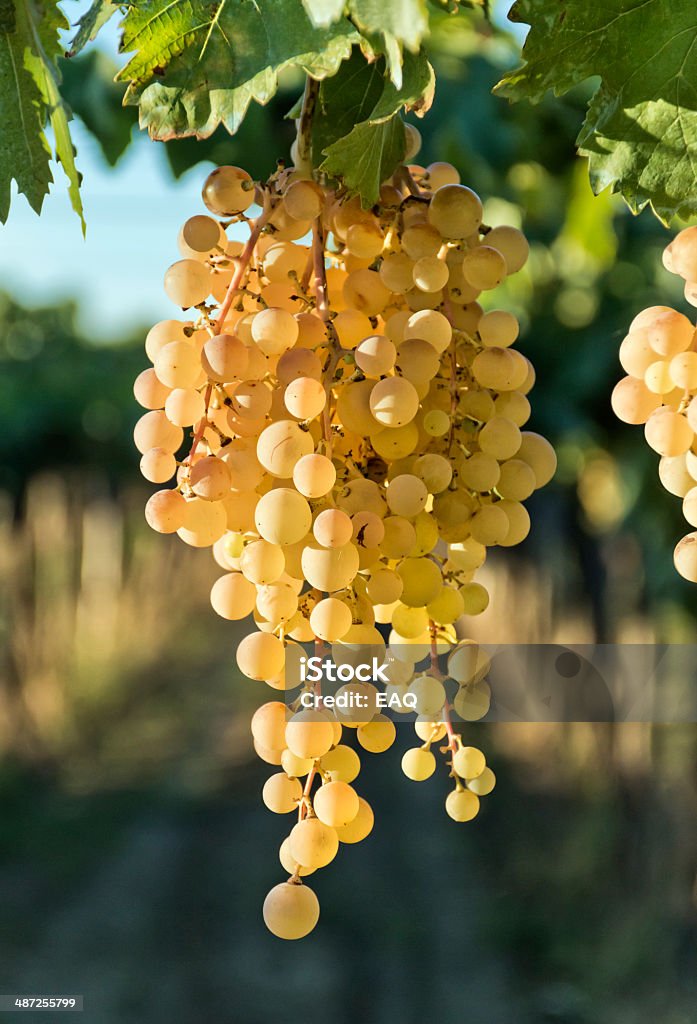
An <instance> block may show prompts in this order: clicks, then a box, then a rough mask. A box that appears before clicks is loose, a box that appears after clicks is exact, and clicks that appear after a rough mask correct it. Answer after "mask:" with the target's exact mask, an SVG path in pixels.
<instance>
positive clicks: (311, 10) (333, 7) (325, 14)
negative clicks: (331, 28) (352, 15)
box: [303, 0, 345, 28]
mask: <svg viewBox="0 0 697 1024" xmlns="http://www.w3.org/2000/svg"><path fill="white" fill-rule="evenodd" d="M344 6H345V2H344V0H303V7H304V8H305V10H306V11H307V16H308V18H309V19H310V21H311V22H312V24H313V25H314V26H315V27H316V28H326V27H327V25H331V23H332V22H333V21H338V20H339V18H340V17H341V16H342V14H343V13H344Z"/></svg>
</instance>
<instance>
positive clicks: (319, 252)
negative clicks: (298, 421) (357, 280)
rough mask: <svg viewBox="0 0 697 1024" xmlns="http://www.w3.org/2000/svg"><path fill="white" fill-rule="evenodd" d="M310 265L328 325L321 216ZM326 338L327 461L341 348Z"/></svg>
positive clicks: (324, 432) (314, 230) (321, 312)
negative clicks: (327, 346) (336, 372)
mask: <svg viewBox="0 0 697 1024" xmlns="http://www.w3.org/2000/svg"><path fill="white" fill-rule="evenodd" d="M312 263H313V270H314V279H313V289H314V293H315V298H316V300H317V303H316V305H317V312H318V313H319V315H320V319H321V320H322V322H323V323H324V324H327V325H328V324H329V323H330V320H331V313H330V310H329V300H328V297H327V268H326V266H325V263H324V227H323V225H322V215H321V214H320V216H319V217H317V219H316V220H315V223H314V225H313V228H312ZM327 336H328V339H329V342H330V345H331V346H332V348H331V353H330V356H329V361H328V364H327V366H326V367H325V370H324V390H325V391H326V393H327V400H326V402H325V403H324V409H323V410H322V435H323V437H324V441H325V444H326V452H325V454H326V456H327V458H328V459H331V457H332V428H331V412H330V402H331V397H332V383H333V380H334V373H335V370H336V366H337V363H338V362H339V359H340V358H341V348H340V346H339V345H338V343H337V344H334V343H333V339H332V336H331V332H330V330H328V331H327Z"/></svg>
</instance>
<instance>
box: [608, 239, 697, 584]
mask: <svg viewBox="0 0 697 1024" xmlns="http://www.w3.org/2000/svg"><path fill="white" fill-rule="evenodd" d="M663 264H664V266H665V267H666V269H667V270H669V271H670V272H671V273H673V274H677V275H679V276H680V277H682V278H683V279H684V281H685V298H686V299H687V301H688V302H689V303H690V304H691V305H693V306H697V227H692V228H685V230H684V231H681V232H680V233H679V234H678V235H677V236H676V237H675V238H674V239H673V241H672V242H671V243H670V244H669V245H668V246H666V249H665V251H664V253H663ZM619 357H620V363H621V364H622V368H623V369H624V370H626V372H627V375H628V376H626V377H624V378H623V379H622V380H621V381H619V383H618V384H617V385H616V386H615V389H614V391H613V392H612V408H613V410H614V412H615V415H616V416H617V417H618V418H619V419H620V420H622V421H623V422H624V423H635V424H638V423H643V424H644V434H645V436H646V440H647V442H648V444H649V445H650V447H651V448H653V450H654V451H655V452H657V453H658V454H659V455H660V456H661V459H660V462H659V464H658V474H659V477H660V479H661V483H662V484H663V486H664V487H665V488H666V490H667V491H670V493H671V494H675V495H676V496H677V497H679V498H682V499H683V505H682V508H683V515H684V516H685V519H686V520H687V522H688V523H689V524H690V526H697V438H696V437H695V435H696V434H697V332H696V331H695V325H694V324H693V323H692V321H691V320H690V319H689V317H687V316H685V315H684V314H683V313H679V312H677V310H675V309H671V308H670V307H669V306H650V307H649V308H648V309H645V310H643V312H641V313H639V314H638V316H636V317H635V318H634V320H632V322H631V324H630V325H629V334H628V335H627V336H626V338H625V339H624V341H623V342H622V344H621V346H620V352H619ZM673 558H674V562H675V568H676V569H677V570H678V572H679V573H680V575H681V576H683V577H684V578H685V579H686V580H690V582H692V583H697V533H695V532H692V533H688V534H687V535H686V536H685V537H683V538H682V539H681V540H680V541H678V544H677V545H676V547H675V552H674V555H673Z"/></svg>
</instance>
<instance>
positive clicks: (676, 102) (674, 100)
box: [496, 0, 697, 220]
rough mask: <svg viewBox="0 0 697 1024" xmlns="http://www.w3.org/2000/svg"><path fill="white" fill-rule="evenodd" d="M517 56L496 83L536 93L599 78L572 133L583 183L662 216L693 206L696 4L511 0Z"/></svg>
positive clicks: (507, 90) (685, 212)
mask: <svg viewBox="0 0 697 1024" xmlns="http://www.w3.org/2000/svg"><path fill="white" fill-rule="evenodd" d="M510 17H511V19H512V20H514V21H521V22H526V23H528V24H529V25H530V26H531V28H530V32H529V34H528V37H527V41H526V43H525V46H524V48H523V57H524V58H525V63H524V64H523V66H522V67H520V68H517V69H516V70H514V71H511V72H509V74H507V75H506V76H505V77H504V78H503V79H502V80H501V82H499V84H498V86H497V87H496V91H497V92H499V93H501V94H503V95H505V96H508V97H509V98H510V99H513V100H519V99H529V100H531V101H532V102H538V101H539V100H540V99H542V97H543V96H544V94H545V93H546V92H547V91H548V90H552V91H553V92H554V93H555V94H556V95H561V94H562V93H565V92H567V91H568V90H569V89H571V88H573V87H574V86H576V85H578V84H579V83H581V82H584V81H586V80H587V79H588V78H592V77H594V76H598V77H599V78H600V80H601V82H600V85H599V87H598V89H597V91H596V92H595V94H594V96H593V98H592V100H591V103H590V105H589V109H588V114H587V116H586V120H585V122H584V125H583V127H582V129H581V132H580V135H579V137H578V139H577V144H578V146H579V149H580V152H581V154H582V155H584V156H587V157H588V158H589V170H590V177H591V184H592V186H593V189H594V191H595V192H596V193H598V192H600V191H602V190H603V189H605V188H608V187H609V188H610V189H611V190H612V191H613V192H620V193H621V194H622V196H623V197H624V199H625V201H626V202H627V204H628V205H629V206H630V208H631V209H632V210H633V211H634V212H639V211H640V210H641V209H642V208H643V207H644V206H646V205H647V203H650V204H651V206H652V208H653V209H654V211H655V212H656V213H657V214H658V216H659V217H660V218H661V219H663V220H668V219H669V218H670V217H672V216H673V215H675V214H679V215H681V216H689V215H690V214H694V213H695V212H697V84H696V83H697V45H696V44H697V6H695V4H694V3H692V2H689V0H677V2H676V0H672V2H671V0H605V2H604V3H602V4H589V3H587V0H559V2H555V3H551V2H550V0H517V2H516V3H515V4H514V6H513V8H512V11H511V14H510Z"/></svg>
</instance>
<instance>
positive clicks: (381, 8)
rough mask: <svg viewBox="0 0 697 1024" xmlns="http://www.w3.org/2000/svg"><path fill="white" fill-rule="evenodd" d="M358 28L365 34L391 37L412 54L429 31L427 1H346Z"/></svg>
mask: <svg viewBox="0 0 697 1024" xmlns="http://www.w3.org/2000/svg"><path fill="white" fill-rule="evenodd" d="M348 8H349V11H350V14H351V17H352V18H353V20H354V22H355V24H356V25H357V27H358V28H359V29H360V30H361V32H364V33H366V35H373V34H375V35H378V34H380V33H384V34H385V35H390V36H392V37H393V38H394V39H396V40H397V42H399V43H400V44H402V45H404V46H406V48H407V49H408V50H411V51H412V52H415V51H416V50H418V48H419V46H420V45H421V41H422V39H423V38H424V36H425V35H426V33H427V32H428V12H427V10H426V0H349V4H348Z"/></svg>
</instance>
